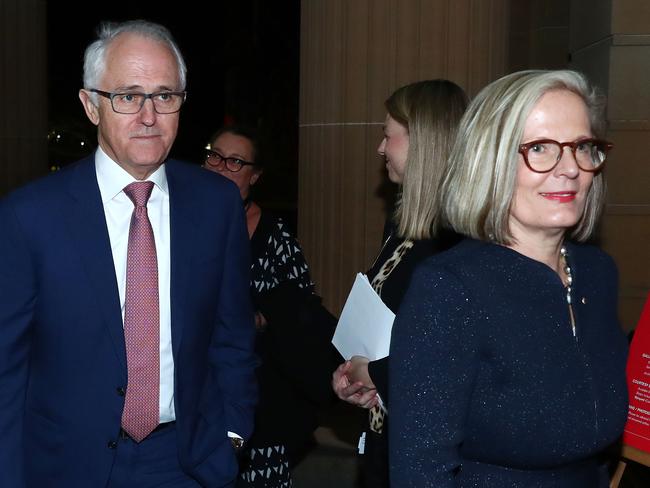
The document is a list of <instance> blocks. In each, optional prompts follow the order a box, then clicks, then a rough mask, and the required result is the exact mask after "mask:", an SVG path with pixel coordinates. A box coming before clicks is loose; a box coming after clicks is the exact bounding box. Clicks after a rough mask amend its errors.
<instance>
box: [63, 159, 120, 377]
mask: <svg viewBox="0 0 650 488" xmlns="http://www.w3.org/2000/svg"><path fill="white" fill-rule="evenodd" d="M73 171H74V173H73V175H72V178H71V180H70V187H69V191H70V194H71V196H72V198H73V202H72V204H71V206H70V209H69V213H68V214H67V218H68V224H69V228H70V232H71V233H72V235H73V236H74V237H75V239H74V241H75V242H76V243H77V244H78V250H77V251H78V255H79V256H80V258H81V260H82V262H83V264H84V267H85V270H86V273H87V275H88V279H89V282H90V284H91V287H92V288H93V291H94V293H93V295H94V296H95V297H96V298H97V310H98V311H99V313H100V315H101V317H102V319H103V322H104V323H105V325H106V327H108V331H109V333H110V336H111V338H112V340H113V344H114V346H115V353H116V356H117V359H118V361H119V364H120V365H121V367H122V371H123V374H124V378H125V380H126V371H127V370H126V346H125V343H124V329H123V326H122V312H121V309H120V297H119V292H118V288H117V281H116V278H115V266H114V264H113V254H112V251H111V244H110V238H109V236H108V229H107V227H106V217H105V215H104V207H103V205H102V201H101V195H100V192H99V186H98V184H97V176H96V173H95V164H94V157H90V158H87V159H86V160H84V161H83V162H81V163H79V164H78V165H77V166H76V167H75V168H74V169H73Z"/></svg>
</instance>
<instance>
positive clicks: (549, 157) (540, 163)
mask: <svg viewBox="0 0 650 488" xmlns="http://www.w3.org/2000/svg"><path fill="white" fill-rule="evenodd" d="M565 147H568V148H570V149H571V153H573V157H574V158H575V161H576V163H577V164H578V167H579V168H580V169H581V170H582V171H589V172H594V171H598V170H599V169H600V168H601V167H602V166H603V164H605V159H607V153H608V152H609V150H610V149H611V148H613V147H614V144H612V143H611V142H607V141H601V140H599V139H581V140H579V141H575V142H558V141H554V140H553V139H538V140H536V141H531V142H527V143H525V144H521V145H520V146H519V153H520V154H521V155H522V156H523V157H524V162H525V163H526V166H528V168H529V169H530V170H531V171H534V172H535V173H548V172H549V171H552V170H553V169H554V168H555V167H556V166H557V165H558V163H559V162H560V159H562V154H563V153H564V148H565Z"/></svg>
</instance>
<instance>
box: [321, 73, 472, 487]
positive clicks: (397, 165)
mask: <svg viewBox="0 0 650 488" xmlns="http://www.w3.org/2000/svg"><path fill="white" fill-rule="evenodd" d="M385 105H386V110H387V112H388V113H387V115H386V120H385V123H384V135H383V138H382V140H381V143H380V144H379V147H378V149H377V152H378V153H379V155H380V156H381V157H382V158H384V160H385V161H386V169H387V171H388V178H389V179H390V181H392V182H393V183H395V184H397V185H399V190H400V192H399V198H398V201H397V205H396V210H395V213H394V215H393V218H392V219H391V220H390V221H389V222H388V223H387V225H386V232H385V242H384V245H383V247H382V249H381V250H380V252H379V256H378V257H377V259H376V260H375V263H374V264H373V265H372V266H371V268H370V270H369V271H368V273H367V275H368V280H369V281H370V282H371V284H372V286H373V288H374V289H375V291H376V292H377V293H378V294H379V296H380V297H381V299H382V301H383V302H384V303H385V304H386V305H387V306H388V308H390V309H391V310H392V311H393V312H395V313H397V310H398V309H399V306H400V303H401V301H402V298H403V296H404V293H405V291H406V289H407V287H408V284H409V282H410V280H411V275H412V273H413V271H414V270H415V267H416V266H417V265H418V264H419V263H420V262H422V261H423V260H424V259H426V258H427V257H429V256H431V255H433V254H435V253H437V252H439V251H441V250H444V249H446V248H448V247H449V246H451V245H452V244H453V243H455V242H456V240H455V237H454V236H453V235H452V234H451V233H448V232H445V231H439V229H438V225H437V224H438V215H439V212H438V199H437V195H438V188H439V185H440V181H441V180H442V178H443V177H444V174H445V168H446V164H447V158H448V156H449V153H450V151H451V147H452V145H453V142H454V139H455V136H456V130H457V127H458V123H459V121H460V118H461V116H462V115H463V112H464V110H465V106H466V105H467V98H466V96H465V93H464V92H463V90H462V89H461V88H460V87H459V86H458V85H456V84H454V83H452V82H451V81H448V80H428V81H420V82H417V83H412V84H410V85H406V86H403V87H402V88H399V89H398V90H397V91H395V92H394V93H393V94H392V95H391V96H390V97H389V98H388V100H386V103H385ZM332 387H333V388H334V391H335V392H336V394H337V395H338V397H339V398H340V399H342V400H345V401H347V402H349V403H351V404H353V405H358V406H360V407H364V408H368V409H369V425H368V429H367V431H366V432H365V433H364V434H363V436H362V439H363V441H361V442H360V445H361V446H363V447H361V448H360V449H359V452H360V453H361V454H362V456H361V474H362V483H363V486H365V487H368V488H370V487H372V488H381V487H387V486H388V441H387V438H388V436H387V425H386V421H387V415H386V407H387V406H388V403H389V398H388V358H385V359H381V360H378V361H370V362H369V361H368V359H367V358H365V357H360V356H354V357H352V358H351V360H350V361H346V362H344V363H343V364H341V365H340V366H339V367H338V368H337V370H336V371H335V372H334V374H333V378H332ZM380 398H381V400H382V402H381V403H380V402H379V399H380ZM389 410H390V409H389Z"/></svg>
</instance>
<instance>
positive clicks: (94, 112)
mask: <svg viewBox="0 0 650 488" xmlns="http://www.w3.org/2000/svg"><path fill="white" fill-rule="evenodd" d="M79 100H81V105H83V107H84V110H85V111H86V116H87V117H88V118H89V119H90V121H91V122H92V123H93V124H95V125H98V124H99V107H98V106H97V105H95V104H94V103H93V101H92V100H91V99H90V93H88V92H87V91H86V90H84V89H83V88H82V89H81V90H79Z"/></svg>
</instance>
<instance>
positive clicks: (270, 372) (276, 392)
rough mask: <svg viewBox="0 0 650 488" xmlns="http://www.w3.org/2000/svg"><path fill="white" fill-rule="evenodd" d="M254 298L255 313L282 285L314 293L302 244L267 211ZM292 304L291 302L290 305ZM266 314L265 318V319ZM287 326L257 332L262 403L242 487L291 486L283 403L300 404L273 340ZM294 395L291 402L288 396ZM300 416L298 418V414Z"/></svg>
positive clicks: (259, 232)
mask: <svg viewBox="0 0 650 488" xmlns="http://www.w3.org/2000/svg"><path fill="white" fill-rule="evenodd" d="M251 260H252V264H251V287H250V290H251V296H252V299H253V304H254V306H255V309H256V311H258V312H259V311H260V310H263V308H262V305H261V302H263V297H264V296H267V295H268V294H269V293H270V292H273V290H274V289H276V288H277V287H279V286H280V285H286V284H287V283H291V285H292V286H295V287H296V288H299V289H301V290H304V292H306V293H309V294H311V293H312V292H313V288H314V285H313V283H312V282H311V278H310V276H309V268H308V266H307V263H306V262H305V258H304V255H303V253H302V249H301V248H300V245H299V244H298V242H297V241H296V239H295V237H293V235H292V234H291V233H290V232H289V229H288V228H287V225H286V224H285V223H284V222H283V221H282V219H280V218H278V217H275V216H273V215H272V214H269V213H268V212H266V211H264V210H263V211H262V214H261V217H260V221H259V223H258V225H257V228H256V229H255V232H254V234H253V236H252V238H251ZM290 306H292V304H287V307H290ZM265 316H266V315H265ZM282 325H283V324H275V323H272V322H269V323H268V325H267V327H266V328H265V329H262V330H258V334H257V336H258V337H257V343H256V352H257V354H258V355H259V356H260V357H261V359H262V366H261V367H260V368H259V369H258V382H259V385H260V402H259V405H258V409H257V412H256V418H255V432H254V433H253V437H252V438H251V439H250V441H249V442H248V445H247V449H246V450H245V452H244V453H243V457H242V461H241V469H240V477H239V480H238V483H237V487H238V488H244V487H246V488H249V487H255V488H258V487H264V488H287V487H290V486H292V480H291V473H290V471H289V469H290V465H291V456H290V454H291V452H290V451H291V447H292V446H289V445H288V444H290V441H289V439H290V438H287V436H286V433H287V432H292V430H293V429H295V427H294V426H292V425H291V423H290V422H287V421H285V419H284V414H285V412H286V409H285V408H284V405H283V404H282V403H283V402H288V403H293V404H296V403H297V401H295V400H292V395H297V393H296V392H295V391H294V389H293V387H292V384H291V383H292V381H291V380H290V378H288V377H287V376H285V375H284V374H282V372H281V371H278V367H277V364H278V358H277V356H278V355H283V354H287V352H286V351H280V350H278V348H277V346H276V344H275V343H272V342H271V341H270V340H269V339H268V336H269V335H270V334H271V333H272V329H273V328H276V327H278V328H279V327H281V326H282ZM287 397H289V398H287ZM294 415H295V414H294Z"/></svg>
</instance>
